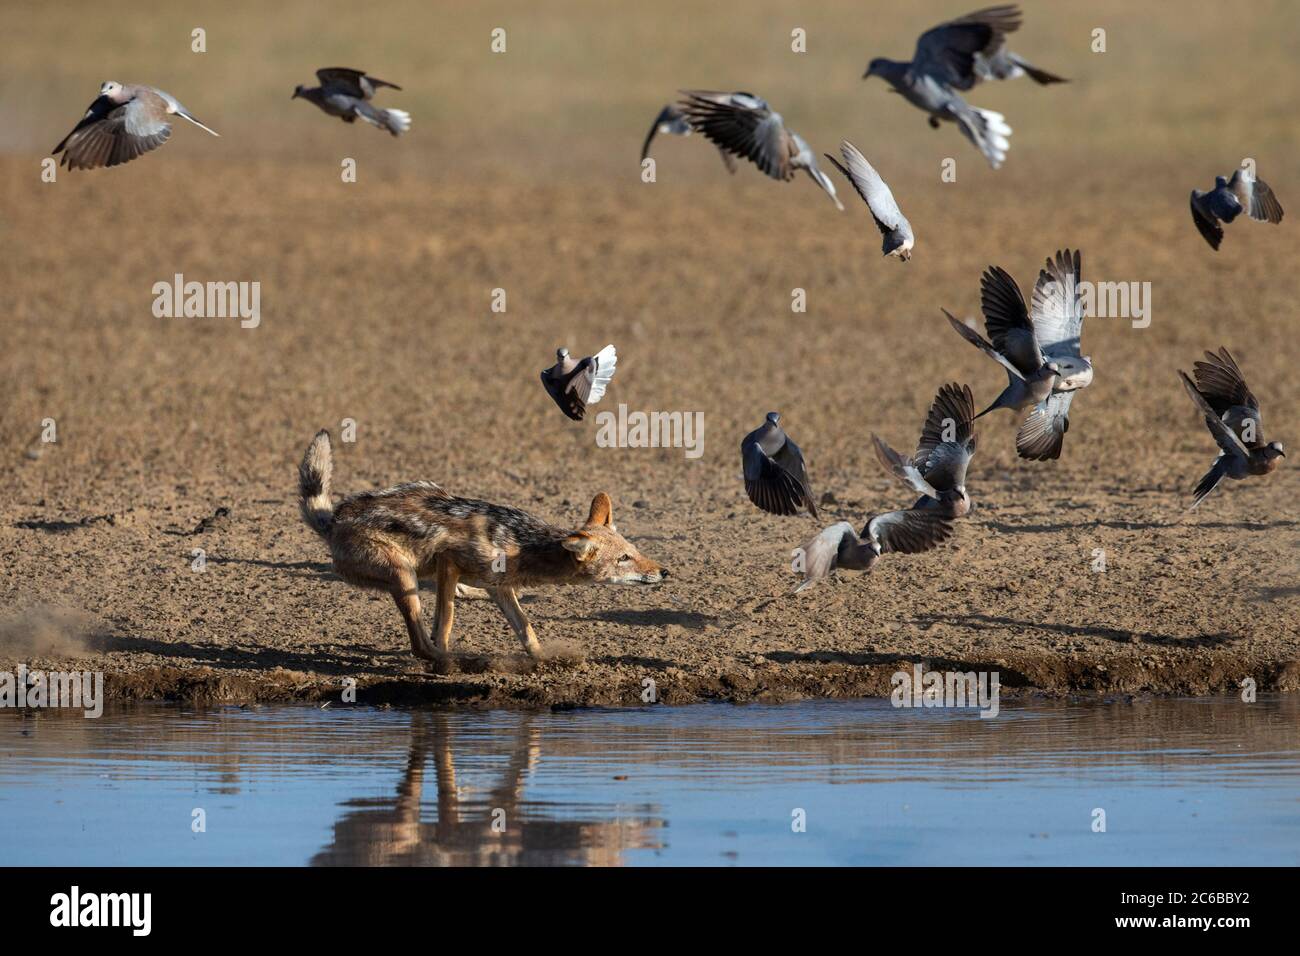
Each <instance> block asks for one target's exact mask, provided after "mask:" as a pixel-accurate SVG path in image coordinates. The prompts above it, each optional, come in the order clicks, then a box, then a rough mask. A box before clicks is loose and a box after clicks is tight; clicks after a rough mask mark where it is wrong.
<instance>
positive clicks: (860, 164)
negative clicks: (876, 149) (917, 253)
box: [826, 140, 914, 262]
mask: <svg viewBox="0 0 1300 956" xmlns="http://www.w3.org/2000/svg"><path fill="white" fill-rule="evenodd" d="M840 153H842V154H843V156H844V164H843V165H841V164H840V162H839V161H838V160H837V159H836V158H835V157H834V156H832V155H831V154H830V153H827V154H826V158H827V159H829V160H830V161H831V164H832V165H833V166H834V167H835V168H836V169H838V170H839V171H840V172H842V173H843V174H844V175H845V177H846V178H847V179H848V181H849V182H851V183H852V184H853V188H854V189H856V190H857V191H858V195H859V196H861V197H862V201H863V202H865V203H866V204H867V208H868V209H870V210H871V218H872V219H874V220H875V221H876V228H877V229H879V230H880V234H881V235H882V236H884V242H883V244H882V246H881V248H882V250H883V251H884V254H885V255H887V256H898V259H899V261H900V262H906V261H907V260H908V259H910V258H912V243H913V242H914V239H913V237H912V224H911V223H910V222H908V221H907V217H906V216H904V215H903V212H902V210H900V209H899V208H898V203H896V202H895V201H894V194H893V193H892V192H890V191H889V187H888V186H887V185H886V184H885V181H884V180H883V179H881V178H880V174H879V173H878V172H876V171H875V169H873V168H872V166H871V164H870V163H869V162H867V157H865V156H863V155H862V151H861V150H859V149H858V148H857V147H856V146H854V145H853V144H852V143H850V142H849V141H848V140H845V141H844V142H842V143H840Z"/></svg>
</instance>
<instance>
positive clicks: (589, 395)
mask: <svg viewBox="0 0 1300 956" xmlns="http://www.w3.org/2000/svg"><path fill="white" fill-rule="evenodd" d="M555 358H556V362H555V364H554V365H552V366H551V367H550V368H548V369H546V370H545V371H544V372H542V384H543V385H545V386H546V391H547V392H548V393H549V394H550V396H551V398H553V399H555V404H556V405H559V406H560V411H562V412H564V414H566V415H568V416H569V417H570V418H572V419H573V420H574V421H575V422H580V421H582V418H583V416H584V415H586V414H587V406H588V405H594V404H596V403H597V402H598V401H600V400H601V398H602V397H604V395H605V388H606V387H607V386H608V385H609V381H610V379H612V378H613V377H614V366H615V364H616V363H617V362H618V354H617V353H616V352H615V351H614V346H612V345H606V346H605V347H604V348H603V349H601V350H600V351H599V352H597V353H596V354H595V355H589V356H587V357H586V358H584V359H581V360H577V359H574V358H573V357H572V356H570V355H569V350H568V349H556V351H555Z"/></svg>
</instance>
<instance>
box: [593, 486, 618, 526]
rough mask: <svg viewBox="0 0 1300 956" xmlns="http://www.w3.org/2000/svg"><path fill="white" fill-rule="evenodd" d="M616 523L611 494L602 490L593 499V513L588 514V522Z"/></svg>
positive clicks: (596, 523)
mask: <svg viewBox="0 0 1300 956" xmlns="http://www.w3.org/2000/svg"><path fill="white" fill-rule="evenodd" d="M613 523H614V506H613V505H612V504H611V503H610V500H609V495H607V494H605V492H603V491H602V492H600V493H599V494H597V495H596V497H594V498H592V499H591V513H590V514H588V515H587V524H589V525H600V524H613Z"/></svg>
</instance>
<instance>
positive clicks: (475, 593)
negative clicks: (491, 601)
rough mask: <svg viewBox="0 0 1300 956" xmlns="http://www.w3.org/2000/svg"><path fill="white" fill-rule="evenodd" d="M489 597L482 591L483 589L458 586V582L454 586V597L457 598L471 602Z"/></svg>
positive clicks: (463, 585) (464, 585)
mask: <svg viewBox="0 0 1300 956" xmlns="http://www.w3.org/2000/svg"><path fill="white" fill-rule="evenodd" d="M491 596H492V595H490V594H488V593H487V591H485V590H483V588H476V587H471V586H470V585H468V584H460V583H459V582H458V583H457V584H456V597H458V598H469V599H470V600H473V601H482V600H485V599H487V598H490V597H491Z"/></svg>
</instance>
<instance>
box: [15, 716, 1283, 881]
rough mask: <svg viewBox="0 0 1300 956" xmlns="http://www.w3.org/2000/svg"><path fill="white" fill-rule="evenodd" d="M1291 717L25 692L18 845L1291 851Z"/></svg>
mask: <svg viewBox="0 0 1300 956" xmlns="http://www.w3.org/2000/svg"><path fill="white" fill-rule="evenodd" d="M1298 720H1300V698H1297V697H1295V696H1294V695H1291V696H1285V695H1283V696H1272V697H1267V698H1261V699H1260V700H1259V701H1258V702H1257V703H1254V704H1244V703H1242V702H1241V701H1239V700H1237V699H1235V698H1223V699H1197V700H1148V701H1137V702H1132V703H1129V702H1119V703H1114V702H1111V703H1100V702H1099V703H1064V702H1062V703H1058V702H1047V703H1044V702H1038V701H1034V702H1027V703H1019V704H1018V703H1014V702H1005V701H1004V702H1003V706H1002V710H1001V713H1000V714H999V715H998V716H997V717H996V718H995V719H991V720H987V719H986V720H981V719H979V717H978V714H977V712H976V711H971V710H896V709H894V708H893V707H891V706H890V704H889V702H888V701H877V700H870V701H818V702H807V703H798V704H784V705H773V706H758V705H755V706H746V707H734V706H730V705H700V706H693V707H679V708H667V707H660V708H647V709H641V710H620V711H576V712H566V713H540V714H533V713H518V712H503V711H492V712H460V713H427V712H411V711H394V710H372V709H365V708H354V709H341V708H331V709H326V710H320V709H318V708H315V707H289V706H285V707H265V708H256V709H241V708H223V709H217V710H207V711H191V710H182V709H178V708H171V707H163V706H158V707H141V708H131V709H127V710H116V711H108V712H106V713H105V714H104V715H103V716H102V717H101V718H99V719H97V720H86V719H83V718H81V717H80V716H78V715H75V714H65V713H61V714H50V713H42V714H40V715H39V716H32V715H30V713H29V714H28V715H26V716H24V715H22V714H19V713H15V712H13V711H5V712H0V863H3V864H5V865H16V864H70V865H86V864H89V865H101V864H164V865H166V864H207V865H222V864H282V865H284V864H289V865H295V864H309V865H337V864H368V865H375V864H385V865H387V864H394V865H445V864H489V865H522V864H627V865H655V864H679V865H680V864H724V865H725V864H741V865H743V864H812V865H821V864H887V865H897V864H904V865H906V864H939V865H943V864H956V865H970V864H1067V865H1093V864H1116V865H1154V864H1170V865H1176V864H1188V865H1207V864H1208V865H1213V864H1235V865H1243V864H1244V865H1256V864H1290V865H1295V864H1297V863H1300V722H1298ZM1098 808H1100V809H1102V810H1104V811H1105V832H1094V829H1093V827H1094V819H1096V817H1095V814H1094V810H1095V809H1098ZM196 809H197V810H201V811H202V812H203V817H204V818H205V825H206V829H205V830H204V831H203V832H194V828H193V826H192V821H193V820H194V819H195V813H194V811H195V810H196ZM799 810H802V811H803V817H804V819H805V820H806V828H805V829H804V831H803V832H795V830H794V826H793V824H794V823H795V822H796V819H797V817H798V816H799V814H798V813H797V811H799Z"/></svg>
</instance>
